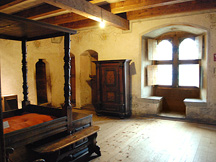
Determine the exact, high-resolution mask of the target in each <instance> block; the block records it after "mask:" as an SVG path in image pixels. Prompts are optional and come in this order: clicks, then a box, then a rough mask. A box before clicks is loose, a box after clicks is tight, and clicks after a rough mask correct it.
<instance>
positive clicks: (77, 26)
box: [60, 19, 99, 29]
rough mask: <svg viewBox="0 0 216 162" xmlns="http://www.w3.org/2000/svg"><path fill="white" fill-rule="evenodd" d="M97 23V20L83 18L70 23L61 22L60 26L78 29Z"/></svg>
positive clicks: (96, 24)
mask: <svg viewBox="0 0 216 162" xmlns="http://www.w3.org/2000/svg"><path fill="white" fill-rule="evenodd" d="M98 25H99V23H98V22H97V21H94V20H91V19H85V20H81V21H76V22H72V23H66V24H61V25H60V26H63V27H66V28H71V29H80V28H86V27H94V26H98Z"/></svg>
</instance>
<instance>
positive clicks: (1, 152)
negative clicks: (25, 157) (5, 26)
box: [0, 64, 6, 162]
mask: <svg viewBox="0 0 216 162" xmlns="http://www.w3.org/2000/svg"><path fill="white" fill-rule="evenodd" d="M0 97H1V64H0ZM5 160H6V151H5V138H4V128H3V112H2V102H1V99H0V161H2V162H5Z"/></svg>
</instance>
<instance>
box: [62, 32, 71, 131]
mask: <svg viewBox="0 0 216 162" xmlns="http://www.w3.org/2000/svg"><path fill="white" fill-rule="evenodd" d="M64 49H65V56H64V77H65V84H64V97H65V103H64V107H63V113H64V115H67V119H68V133H71V131H72V129H73V128H72V106H71V101H70V96H71V87H70V76H71V65H70V62H71V61H70V60H71V59H70V34H69V33H65V37H64Z"/></svg>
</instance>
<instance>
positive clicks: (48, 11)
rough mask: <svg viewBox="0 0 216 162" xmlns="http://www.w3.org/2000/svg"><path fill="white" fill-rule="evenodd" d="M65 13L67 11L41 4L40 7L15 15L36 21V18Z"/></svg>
mask: <svg viewBox="0 0 216 162" xmlns="http://www.w3.org/2000/svg"><path fill="white" fill-rule="evenodd" d="M63 11H65V10H64V9H61V8H58V7H55V6H52V5H49V4H46V3H44V4H41V5H39V6H36V7H32V8H30V9H26V10H23V11H20V12H17V13H14V15H16V16H20V17H24V18H28V19H36V18H41V17H44V16H47V15H52V14H55V13H60V12H63Z"/></svg>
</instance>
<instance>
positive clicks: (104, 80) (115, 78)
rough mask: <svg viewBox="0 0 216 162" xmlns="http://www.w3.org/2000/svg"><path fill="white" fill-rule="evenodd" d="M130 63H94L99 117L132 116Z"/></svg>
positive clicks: (116, 61)
mask: <svg viewBox="0 0 216 162" xmlns="http://www.w3.org/2000/svg"><path fill="white" fill-rule="evenodd" d="M130 61H131V60H126V59H125V60H105V61H94V63H95V64H96V77H97V81H96V85H97V102H96V109H95V110H96V113H97V115H101V114H104V113H107V114H115V115H119V116H120V118H124V117H127V116H130V115H131V106H130Z"/></svg>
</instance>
